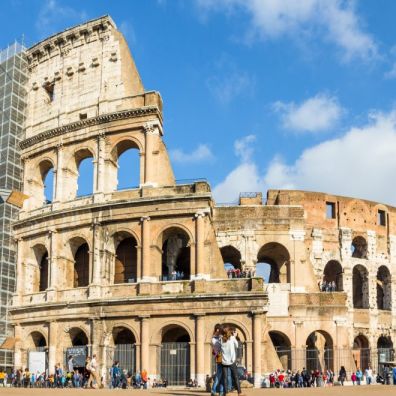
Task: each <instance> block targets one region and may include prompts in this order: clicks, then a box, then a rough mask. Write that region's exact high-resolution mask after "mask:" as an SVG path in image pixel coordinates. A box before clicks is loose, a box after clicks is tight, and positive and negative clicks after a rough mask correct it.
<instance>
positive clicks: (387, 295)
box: [377, 265, 392, 311]
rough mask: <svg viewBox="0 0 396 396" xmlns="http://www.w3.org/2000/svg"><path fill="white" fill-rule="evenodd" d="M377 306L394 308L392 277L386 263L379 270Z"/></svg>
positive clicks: (386, 308)
mask: <svg viewBox="0 0 396 396" xmlns="http://www.w3.org/2000/svg"><path fill="white" fill-rule="evenodd" d="M377 308H378V309H381V310H385V311H391V310H392V277H391V274H390V271H389V269H388V268H387V267H386V266H385V265H381V266H380V267H379V268H378V271H377Z"/></svg>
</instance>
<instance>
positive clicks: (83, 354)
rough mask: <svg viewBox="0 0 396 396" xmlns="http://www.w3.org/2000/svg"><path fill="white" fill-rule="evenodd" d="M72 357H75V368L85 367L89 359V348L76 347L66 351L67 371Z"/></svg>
mask: <svg viewBox="0 0 396 396" xmlns="http://www.w3.org/2000/svg"><path fill="white" fill-rule="evenodd" d="M70 356H73V367H75V368H77V367H85V360H86V359H87V347H86V346H76V347H71V348H67V349H66V369H68V361H69V357H70Z"/></svg>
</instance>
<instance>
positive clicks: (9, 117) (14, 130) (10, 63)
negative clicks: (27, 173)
mask: <svg viewBox="0 0 396 396" xmlns="http://www.w3.org/2000/svg"><path fill="white" fill-rule="evenodd" d="M26 81H27V60H26V55H25V48H24V47H23V45H21V44H19V43H17V42H15V43H14V44H12V45H9V46H8V47H7V48H6V49H4V50H2V51H0V345H1V344H2V343H3V341H4V340H5V338H6V337H7V336H10V335H11V331H12V329H11V328H10V326H9V325H8V321H7V305H8V303H9V302H10V300H11V297H12V294H13V293H14V292H15V281H16V246H15V243H14V241H13V239H12V228H11V224H12V221H13V220H14V219H16V216H17V214H18V208H17V207H15V206H13V205H10V204H9V203H7V202H6V200H7V198H8V196H9V195H10V193H11V192H12V191H15V190H16V191H20V190H21V184H22V180H21V179H22V165H21V161H20V153H19V142H20V141H21V139H22V138H23V124H24V120H25V109H26ZM1 352H2V353H0V368H3V367H4V368H6V367H9V366H10V364H11V365H12V361H11V360H12V359H11V358H10V355H9V353H7V352H3V351H1Z"/></svg>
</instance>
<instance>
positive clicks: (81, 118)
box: [80, 113, 88, 120]
mask: <svg viewBox="0 0 396 396" xmlns="http://www.w3.org/2000/svg"><path fill="white" fill-rule="evenodd" d="M87 118H88V115H87V113H80V120H86V119H87Z"/></svg>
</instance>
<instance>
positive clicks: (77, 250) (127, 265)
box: [33, 227, 191, 292]
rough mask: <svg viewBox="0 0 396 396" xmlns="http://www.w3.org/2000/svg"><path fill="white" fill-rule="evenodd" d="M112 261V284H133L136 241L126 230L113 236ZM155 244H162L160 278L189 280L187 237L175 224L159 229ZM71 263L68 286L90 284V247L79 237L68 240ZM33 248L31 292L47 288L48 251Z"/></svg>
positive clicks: (136, 275)
mask: <svg viewBox="0 0 396 396" xmlns="http://www.w3.org/2000/svg"><path fill="white" fill-rule="evenodd" d="M113 241H114V245H113V249H114V261H113V269H112V271H111V274H112V275H111V276H112V279H111V281H112V283H114V284H120V283H134V282H136V281H137V278H138V265H139V263H138V242H137V240H136V238H135V237H134V236H133V235H132V234H130V233H128V232H126V231H122V232H117V233H115V234H114V235H113ZM159 243H160V244H161V245H162V259H161V260H162V262H161V264H162V265H161V274H160V275H159V278H160V280H183V279H190V275H191V249H190V237H189V235H188V234H187V232H186V231H185V230H183V229H181V228H178V227H171V228H169V229H166V230H165V231H163V233H162V234H161V236H160V241H159ZM68 244H69V247H70V254H71V256H72V263H73V268H72V270H73V277H72V284H70V285H69V286H70V287H74V288H76V287H86V286H88V285H89V283H90V248H89V245H88V242H87V241H86V240H85V239H84V238H82V237H74V238H72V239H70V240H69V242H68ZM33 251H34V254H35V258H36V263H37V267H36V268H37V269H38V271H37V274H36V276H35V277H34V278H35V282H34V291H35V292H41V291H45V290H46V289H47V288H48V287H49V278H50V268H49V267H50V265H49V260H48V258H49V254H48V251H47V249H46V247H45V246H44V245H41V244H39V245H35V246H34V247H33Z"/></svg>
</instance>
